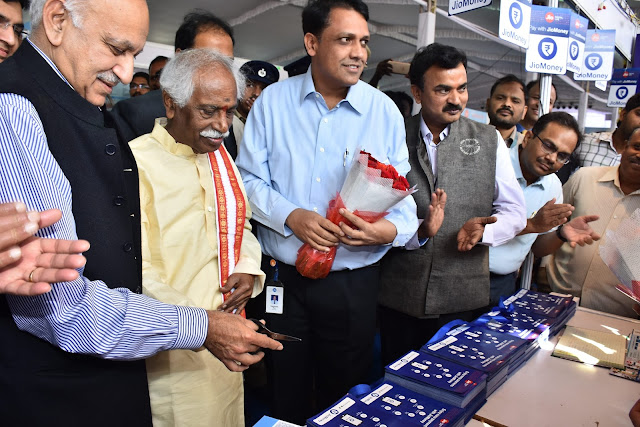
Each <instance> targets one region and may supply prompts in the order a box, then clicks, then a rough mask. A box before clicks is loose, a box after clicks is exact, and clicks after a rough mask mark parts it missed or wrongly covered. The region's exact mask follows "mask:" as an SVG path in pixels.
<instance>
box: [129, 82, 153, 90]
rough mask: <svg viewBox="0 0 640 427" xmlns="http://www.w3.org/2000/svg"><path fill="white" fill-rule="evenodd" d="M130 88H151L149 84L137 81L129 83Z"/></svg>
mask: <svg viewBox="0 0 640 427" xmlns="http://www.w3.org/2000/svg"><path fill="white" fill-rule="evenodd" d="M129 89H149V85H146V84H143V83H140V84H135V83H131V84H130V85H129Z"/></svg>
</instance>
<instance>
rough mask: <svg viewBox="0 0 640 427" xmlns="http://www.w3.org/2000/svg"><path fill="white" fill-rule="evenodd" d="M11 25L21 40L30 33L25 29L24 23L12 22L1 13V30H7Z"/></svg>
mask: <svg viewBox="0 0 640 427" xmlns="http://www.w3.org/2000/svg"><path fill="white" fill-rule="evenodd" d="M9 27H12V29H13V32H14V33H15V34H16V38H17V39H18V40H20V41H22V39H23V38H25V37H27V36H28V35H29V33H28V32H26V31H25V29H24V25H22V24H12V23H11V21H9V20H8V19H7V18H5V17H4V16H2V15H0V30H6V29H7V28H9Z"/></svg>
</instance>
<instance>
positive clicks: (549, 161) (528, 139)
mask: <svg viewBox="0 0 640 427" xmlns="http://www.w3.org/2000/svg"><path fill="white" fill-rule="evenodd" d="M581 139H582V134H581V133H580V128H579V127H578V123H577V122H576V120H575V119H574V118H573V117H572V116H571V115H569V114H567V113H564V112H553V113H549V114H546V115H544V116H542V117H541V118H540V119H539V120H538V121H537V122H536V124H535V125H534V126H533V128H532V129H531V130H530V131H527V133H526V135H525V137H524V139H523V141H522V144H521V145H519V146H515V145H514V146H512V147H511V149H510V150H509V151H510V157H511V163H512V165H513V169H514V171H515V174H516V178H517V180H518V183H519V184H520V187H521V188H522V191H523V193H524V198H525V202H526V208H527V218H528V219H527V226H526V227H525V229H524V230H522V231H521V232H520V234H518V235H517V236H516V237H515V238H513V239H512V240H510V241H509V242H507V243H505V244H503V245H500V246H496V247H491V248H489V271H490V273H491V276H490V283H491V294H490V304H491V305H492V306H493V305H496V304H497V303H498V302H499V301H500V297H501V296H508V295H511V294H513V293H514V292H515V290H516V278H517V275H518V269H519V268H520V266H521V265H522V262H523V261H524V259H525V257H526V256H527V254H528V253H529V250H531V248H532V247H533V249H534V253H535V254H536V256H544V255H548V254H549V253H551V252H554V251H555V249H557V247H559V246H560V245H561V244H562V243H563V242H565V241H570V242H572V243H573V242H575V243H578V242H580V241H581V239H583V238H584V237H585V235H586V233H585V232H584V230H583V227H582V226H583V225H584V224H586V223H585V221H584V217H578V218H574V219H573V220H572V221H570V222H568V223H567V221H568V218H569V217H570V216H571V213H572V212H573V210H574V208H573V206H571V205H568V204H563V203H562V184H561V183H560V180H559V179H558V177H557V176H556V175H555V172H556V171H557V170H558V169H560V168H561V167H562V166H564V164H566V163H567V162H568V161H569V158H570V156H571V153H573V151H574V150H575V149H576V147H577V146H578V145H579V144H580V140H581ZM565 223H566V224H565ZM553 231H556V233H553Z"/></svg>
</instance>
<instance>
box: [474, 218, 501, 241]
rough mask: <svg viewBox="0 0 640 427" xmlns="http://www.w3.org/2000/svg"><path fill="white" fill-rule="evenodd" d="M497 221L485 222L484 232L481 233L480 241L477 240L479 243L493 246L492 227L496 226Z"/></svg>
mask: <svg viewBox="0 0 640 427" xmlns="http://www.w3.org/2000/svg"><path fill="white" fill-rule="evenodd" d="M496 224H497V222H494V223H493V224H487V225H485V226H484V233H482V241H480V242H478V244H479V245H484V246H493V241H494V236H493V228H494V227H495V226H496Z"/></svg>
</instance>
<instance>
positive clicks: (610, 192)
mask: <svg viewBox="0 0 640 427" xmlns="http://www.w3.org/2000/svg"><path fill="white" fill-rule="evenodd" d="M563 193H564V203H570V204H572V205H573V206H575V208H576V209H575V211H574V212H573V215H572V217H574V218H575V217H578V216H582V215H599V216H600V219H598V220H597V221H594V222H592V223H590V224H589V225H590V226H591V228H592V229H593V230H594V231H595V232H596V233H598V234H600V235H601V236H602V238H601V239H600V240H598V241H597V242H594V243H593V244H592V245H585V246H576V248H575V249H572V248H571V246H569V245H568V244H564V245H562V246H561V247H560V249H558V250H557V251H556V252H555V254H554V255H553V257H552V258H551V261H550V262H549V265H548V266H547V276H548V279H549V284H550V285H551V289H552V290H553V291H556V292H563V293H570V294H572V295H574V296H578V297H580V305H581V306H583V307H587V308H592V309H595V310H600V311H606V312H608V313H613V314H618V315H620V316H627V317H634V318H635V317H637V314H636V313H635V312H634V311H633V309H632V307H633V301H631V300H630V299H629V298H627V297H626V296H624V295H623V294H622V293H621V292H620V291H618V290H616V288H615V286H616V285H617V284H618V283H620V282H619V281H618V279H617V278H616V276H615V275H614V274H613V273H612V272H611V270H610V269H609V267H607V265H606V264H605V263H604V261H602V258H600V251H599V248H600V245H602V244H604V242H606V239H607V237H606V231H607V230H616V229H617V228H618V225H620V222H621V221H622V220H623V219H624V218H628V217H629V216H630V215H631V214H632V213H633V212H634V211H635V210H636V209H639V208H640V190H639V191H634V192H633V193H631V194H627V195H625V194H624V193H623V192H622V190H621V189H620V179H619V178H618V166H611V167H609V166H607V167H595V166H593V167H585V168H580V169H579V170H578V171H577V172H576V173H575V174H574V175H573V176H572V177H571V178H570V179H569V181H567V183H566V184H565V185H564V188H563Z"/></svg>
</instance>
